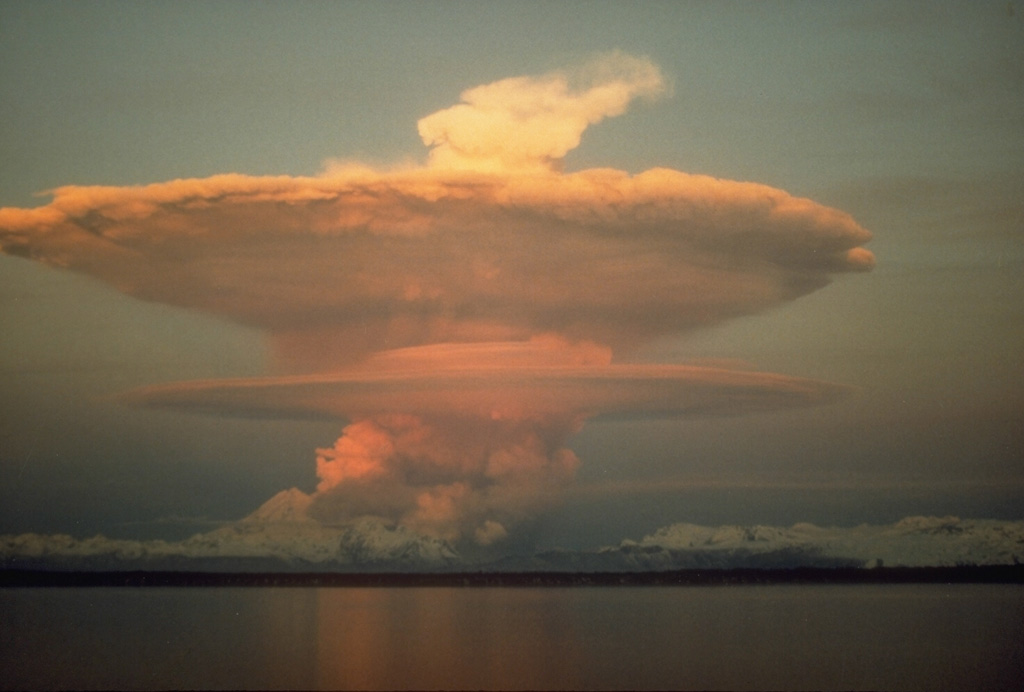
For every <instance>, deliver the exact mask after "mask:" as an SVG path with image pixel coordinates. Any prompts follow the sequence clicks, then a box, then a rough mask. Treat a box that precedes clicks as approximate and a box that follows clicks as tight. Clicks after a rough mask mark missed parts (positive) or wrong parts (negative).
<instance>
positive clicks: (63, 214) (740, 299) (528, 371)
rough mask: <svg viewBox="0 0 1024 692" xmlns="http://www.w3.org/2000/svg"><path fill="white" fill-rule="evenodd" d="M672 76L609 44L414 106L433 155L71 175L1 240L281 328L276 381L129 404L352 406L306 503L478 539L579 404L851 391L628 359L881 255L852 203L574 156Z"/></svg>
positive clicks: (563, 459) (543, 470)
mask: <svg viewBox="0 0 1024 692" xmlns="http://www.w3.org/2000/svg"><path fill="white" fill-rule="evenodd" d="M664 91H665V81H664V78H663V77H662V75H661V73H660V71H659V70H658V68H657V67H656V66H655V65H653V64H652V63H651V62H650V61H648V60H645V59H642V58H636V57H632V56H628V55H625V54H622V53H612V54H609V55H606V56H602V57H600V58H598V59H595V60H594V61H593V62H592V63H590V64H588V65H586V66H584V67H583V68H580V69H577V70H575V71H572V72H557V73H552V74H548V75H543V76H540V77H516V78H512V79H506V80H501V81H499V82H495V83H493V84H488V85H484V86H480V87H476V88H473V89H469V90H467V91H466V92H464V93H463V94H462V97H461V102H460V103H459V104H457V105H455V106H453V107H451V108H448V109H445V110H442V111H439V112H437V113H434V114H432V115H429V116H427V117H425V118H423V119H422V120H420V122H419V132H420V134H421V136H422V138H423V141H424V143H425V144H426V145H427V146H428V147H431V149H430V151H429V155H428V163H427V164H426V165H424V166H421V167H413V168H402V169H394V170H377V169H372V168H368V167H365V166H360V165H356V164H345V165H341V164H334V165H332V166H330V167H329V168H328V169H327V170H326V171H325V172H324V173H323V174H321V175H319V176H316V177H289V176H279V177H251V176H245V175H238V174H227V175H219V176H214V177H211V178H206V179H194V180H175V181H171V182H166V183H157V184H152V185H146V186H137V187H81V186H68V187H62V188H58V189H56V190H54V191H53V193H52V194H53V200H52V201H51V202H50V204H48V205H46V206H43V207H39V208H36V209H14V208H7V209H0V247H2V249H3V251H4V252H5V253H8V254H14V255H20V256H24V257H28V258H31V259H35V260H38V261H40V262H44V263H47V264H51V265H55V266H60V267H66V268H68V269H71V270H74V271H78V272H82V273H85V274H88V275H91V276H93V277H96V278H97V279H100V280H102V281H104V282H107V283H109V284H111V285H113V286H115V287H116V288H117V289H118V290H120V291H122V292H124V293H126V294H128V295H131V296H135V297H137V298H141V299H143V300H149V301H156V302H162V303H167V304H171V305H177V306H182V307H185V308H190V309H196V310H201V311H203V312H207V313H211V314H214V315H218V316H221V317H223V318H225V319H228V320H232V321H235V322H239V323H242V324H246V325H250V326H254V327H257V328H260V329H262V330H264V331H265V332H266V333H267V334H268V336H269V338H270V339H271V341H272V343H273V345H274V361H275V362H274V364H273V366H274V368H275V370H276V375H275V376H273V377H266V378H256V379H246V380H224V381H213V382H191V383H173V384H165V385H156V386H154V387H151V388H148V389H145V390H142V391H138V392H134V393H130V394H128V395H127V396H126V398H127V399H128V400H132V401H135V402H142V403H146V404H151V405H159V406H173V407H180V408H187V409H190V410H202V411H210V412H216V413H221V414H242V415H265V416H296V417H308V416H321V417H323V416H326V417H331V418H336V419H339V420H342V421H348V423H347V427H345V428H344V431H343V434H342V437H341V438H339V439H338V440H337V441H336V442H335V443H334V444H333V445H332V446H330V447H328V448H324V449H321V450H319V451H318V452H317V454H318V458H317V476H318V479H319V484H318V486H317V489H316V491H315V492H314V493H313V501H312V502H311V503H309V507H308V513H309V514H310V515H311V516H314V517H316V518H318V519H320V520H321V521H322V522H326V523H330V522H340V521H346V520H348V519H351V518H354V517H360V516H367V515H369V516H377V517H381V518H383V519H385V520H388V521H391V522H395V523H397V524H399V525H402V526H406V527H409V528H413V529H416V530H418V531H422V532H425V533H428V534H431V535H435V536H438V537H444V538H448V539H461V538H470V539H474V540H476V541H477V542H479V543H483V544H487V543H491V542H494V541H496V540H500V539H501V538H503V537H504V536H505V535H506V534H507V532H508V527H509V526H511V525H513V524H515V523H516V522H517V521H519V520H521V519H522V518H523V517H525V516H527V515H529V514H530V513H531V512H535V511H536V510H537V508H538V507H540V506H543V504H544V503H546V502H548V501H549V500H550V499H551V497H552V496H553V495H555V494H556V493H557V490H558V489H559V488H560V487H562V486H564V484H566V483H568V482H570V481H571V479H572V475H573V472H574V470H575V468H576V467H577V465H578V464H579V460H578V459H577V458H576V456H575V455H574V454H573V453H572V452H571V451H569V450H568V449H566V448H565V447H564V443H565V440H566V439H567V438H568V437H569V436H570V435H571V434H572V433H573V432H575V431H576V430H578V429H579V427H580V426H581V425H582V424H583V422H584V421H585V420H587V419H588V418H591V417H594V416H606V415H627V416H629V415H639V416H650V415H658V416H684V415H690V414H695V413H701V414H707V413H737V412H744V411H751V410H763V409H772V408H779V407H784V406H792V405H806V404H811V403H818V402H820V401H824V400H828V399H830V398H832V397H833V396H835V395H836V394H838V393H839V392H840V391H841V388H839V387H837V386H835V385H829V384H826V383H821V382H814V381H809V380H802V379H798V378H791V377H785V376H781V375H771V374H766V373H754V372H747V371H723V370H715V369H707V368H693V367H687V366H681V365H640V364H636V363H630V362H629V359H630V356H631V355H632V354H634V353H635V352H636V351H637V350H638V349H639V348H641V347H642V346H643V345H644V344H646V343H648V342H649V341H651V340H652V339H655V338H657V337H661V336H666V335H671V334H679V333H683V332H686V331H688V330H692V329H696V328H700V327H703V326H707V325H712V324H715V323H718V322H721V321H723V320H727V319H730V318H733V317H737V316H741V315H746V314H752V313H756V312H759V311H762V310H765V309H767V308H770V307H772V306H775V305H778V304H780V303H783V302H786V301H789V300H793V299H795V298H797V297H799V296H801V295H804V294H806V293H809V292H811V291H814V290H816V289H819V288H821V287H823V286H825V285H826V284H827V283H828V282H829V281H830V280H831V279H832V277H833V276H834V275H836V274H840V273H844V272H851V271H862V270H866V269H869V268H870V267H871V266H872V264H873V261H874V260H873V257H872V255H871V253H870V252H869V251H867V250H865V249H863V247H862V245H863V244H864V243H866V242H867V241H868V240H869V238H870V234H869V233H868V232H867V231H865V230H864V229H862V228H861V227H860V226H858V225H857V223H856V222H855V221H854V220H853V219H852V218H850V217H849V216H848V215H846V214H844V213H842V212H840V211H837V210H835V209H830V208H827V207H823V206H821V205H818V204H815V203H814V202H812V201H810V200H806V199H800V198H796V197H792V196H790V195H789V194H787V193H785V192H783V191H781V190H777V189H773V188H770V187H767V186H765V185H760V184H755V183H739V182H732V181H724V180H717V179H714V178H710V177H706V176H697V175H689V174H686V173H682V172H679V171H673V170H668V169H653V170H649V171H646V172H643V173H639V174H635V175H631V174H629V173H626V172H623V171H618V170H614V169H596V170H584V171H576V172H562V171H561V170H560V168H561V166H560V163H561V162H560V160H561V158H562V157H563V156H564V155H565V154H566V153H567V152H568V151H569V150H571V149H572V148H574V147H576V146H577V145H578V144H579V143H580V139H581V136H582V135H583V133H584V131H585V129H586V128H587V127H588V126H589V125H591V124H595V123H598V122H600V121H601V120H602V119H604V118H606V117H612V116H616V115H619V114H621V113H622V112H624V111H625V109H626V108H627V106H628V105H629V104H630V102H631V101H632V100H634V99H636V98H655V97H657V96H659V95H660V94H662V93H663V92H664Z"/></svg>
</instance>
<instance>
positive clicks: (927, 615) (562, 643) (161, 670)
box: [0, 585, 1024, 690]
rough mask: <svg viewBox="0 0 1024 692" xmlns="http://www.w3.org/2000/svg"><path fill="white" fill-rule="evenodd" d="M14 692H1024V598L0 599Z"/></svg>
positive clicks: (165, 595)
mask: <svg viewBox="0 0 1024 692" xmlns="http://www.w3.org/2000/svg"><path fill="white" fill-rule="evenodd" d="M0 671H2V674H0V688H5V689H56V688H79V689H81V688H93V689H96V688H108V689H167V688H207V689H218V688H220V689H233V688H234V689H237V688H260V689H298V688H301V689H310V688H321V689H325V688H326V689H403V688H406V689H408V688H416V689H424V688H427V689H431V688H433V689H452V688H456V689H467V688H468V689H495V688H501V689H525V688H531V689H533V688H540V689H552V688H556V689H636V688H648V689H651V688H656V689H905V690H915V689H934V690H941V689H979V688H984V689H996V690H998V689H1018V688H1019V683H1020V680H1022V679H1024V587H1021V586H981V585H976V586H970V585H958V586H940V585H931V586H816V587H815V586H768V587H690V588H673V587H667V588H659V587H647V588H644V587H641V588H564V589H554V588H538V589H529V588H521V589H515V588H406V589H402V588H376V589H343V588H338V589H304V588H281V589H270V588H253V589H229V588H218V589H202V588H180V589H153V588H145V589H138V588H135V589H105V588H94V589H0Z"/></svg>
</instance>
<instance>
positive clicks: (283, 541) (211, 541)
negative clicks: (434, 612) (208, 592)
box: [0, 488, 459, 571]
mask: <svg viewBox="0 0 1024 692" xmlns="http://www.w3.org/2000/svg"><path fill="white" fill-rule="evenodd" d="M309 504H310V499H309V496H308V495H306V494H305V493H303V492H302V491H300V490H297V489H294V488H293V489H291V490H285V491H282V492H280V493H278V494H277V495H275V496H274V497H272V498H271V499H270V500H268V501H267V502H266V503H264V505H263V506H261V507H260V508H259V509H257V510H256V511H255V512H253V513H252V514H250V515H249V516H248V517H246V518H245V519H242V520H241V521H237V522H233V523H230V524H227V525H225V526H222V527H220V528H218V529H215V530H213V531H209V532H207V533H201V534H196V535H195V536H192V537H191V538H187V539H185V540H182V541H161V540H154V541H134V540H120V539H109V538H106V537H104V536H94V537H92V538H86V539H76V538H72V537H71V536H66V535H60V534H58V535H49V536H43V535H38V534H22V535H19V536H0V563H2V564H3V565H4V566H8V567H12V566H18V567H32V566H58V567H63V568H66V569H76V568H94V569H109V568H118V567H123V566H125V565H129V566H131V567H132V568H142V569H190V570H199V569H212V570H218V569H236V570H243V569H244V570H271V569H280V570H295V571H298V570H356V569H359V570H363V569H368V570H382V571H394V570H400V571H415V570H437V569H445V568H448V567H451V566H452V565H454V564H457V563H458V562H459V554H458V552H457V551H456V550H455V549H454V548H453V547H452V546H451V545H449V544H448V543H447V542H446V541H443V540H440V539H437V538H433V537H431V536H423V535H420V534H417V533H415V532H413V531H411V530H409V529H407V528H405V527H402V526H393V525H390V524H388V523H387V522H385V521H384V520H381V519H377V518H373V517H364V518H361V519H358V520H356V521H353V522H350V523H347V524H345V525H342V526H326V525H323V524H321V523H319V522H317V521H315V520H313V519H311V518H309V517H308V515H307V514H306V510H307V508H308V507H309Z"/></svg>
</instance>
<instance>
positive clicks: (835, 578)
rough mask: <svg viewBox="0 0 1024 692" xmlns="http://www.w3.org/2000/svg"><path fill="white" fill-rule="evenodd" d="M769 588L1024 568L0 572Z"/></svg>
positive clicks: (239, 581) (1018, 573)
mask: <svg viewBox="0 0 1024 692" xmlns="http://www.w3.org/2000/svg"><path fill="white" fill-rule="evenodd" d="M770 584H823V585H828V584H1024V565H985V566H960V567H879V568H874V569H866V568H818V567H798V568H792V569H700V570H673V571H666V572H433V573H424V572H417V573H404V572H376V573H367V572H361V573H348V572H301V573H298V572H296V573H291V572H266V573H261V572H184V571H144V570H133V571H104V572H92V571H78V572H72V571H48V570H17V569H6V570H0V588H12V587H84V586H88V587H125V586H130V587H307V588H308V587H320V588H326V587H360V588H364V587H390V588H394V587H567V586H602V587H607V586H730V585H770Z"/></svg>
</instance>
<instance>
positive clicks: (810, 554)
mask: <svg viewBox="0 0 1024 692" xmlns="http://www.w3.org/2000/svg"><path fill="white" fill-rule="evenodd" d="M302 498H303V494H302V493H299V492H298V491H285V492H284V493H282V494H281V495H279V496H278V497H277V498H275V499H274V500H271V501H270V502H268V503H267V504H266V505H264V507H262V508H261V509H260V510H259V511H257V512H256V513H254V514H253V515H251V516H249V517H247V518H246V519H244V520H242V521H239V522H235V523H233V524H230V525H228V526H224V527H222V528H219V529H216V530H214V531H210V532H208V533H202V534H197V535H195V536H193V537H191V538H189V539H186V540H183V541H174V542H172V541H159V540H157V541H134V540H116V539H109V538H105V537H103V536H95V537H92V538H87V539H76V538H72V537H70V536H66V535H50V536H43V535H38V534H22V535H17V536H13V535H8V536H0V566H2V567H4V568H7V569H11V568H20V569H30V568H35V569H38V568H50V569H180V570H224V571H242V570H266V571H349V572H358V571H371V572H372V571H387V572H394V571H458V570H464V569H473V570H480V569H484V570H496V571H531V570H538V571H539V570H545V571H548V570H549V571H578V572H601V571H623V572H634V571H637V572H643V571H663V570H673V569H694V568H703V569H729V568H740V567H743V568H750V567H754V568H789V567H876V566H890V567H896V566H905V567H947V566H957V565H1014V564H1019V563H1020V562H1021V560H1022V558H1024V521H999V520H992V519H960V518H958V517H908V518H906V519H903V520H902V521H899V522H897V523H895V524H883V525H867V524H865V525H861V526H857V527H852V528H836V527H819V526H814V525H812V524H795V525H793V526H791V527H788V528H782V527H775V526H716V527H710V526H697V525H694V524H672V525H670V526H666V527H664V528H661V529H659V530H657V531H655V532H654V533H652V534H650V535H648V536H645V537H643V538H642V539H640V540H638V541H636V540H624V541H622V543H621V544H619V545H618V546H611V547H604V548H599V549H597V550H586V551H583V550H581V551H572V550H553V551H546V552H542V553H537V554H534V555H510V556H506V557H504V558H500V559H496V560H495V559H493V558H491V559H488V560H486V561H480V560H473V559H470V558H467V557H464V556H462V555H460V553H459V552H458V550H457V549H456V548H455V547H454V546H453V545H452V544H450V543H448V542H447V541H444V540H440V539H437V538H434V537H431V536H428V535H424V534H417V533H414V532H412V531H410V530H409V529H406V528H405V527H403V526H401V525H395V524H394V523H390V522H387V521H385V520H381V519H372V518H360V519H358V520H354V521H352V522H349V523H347V524H344V525H341V526H325V525H323V524H320V523H319V522H316V521H315V520H312V519H309V518H308V517H306V516H304V515H303V514H302V512H301V511H300V512H299V513H296V512H295V509H296V505H297V504H298V505H301V504H302V503H304V500H303V499H302Z"/></svg>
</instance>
